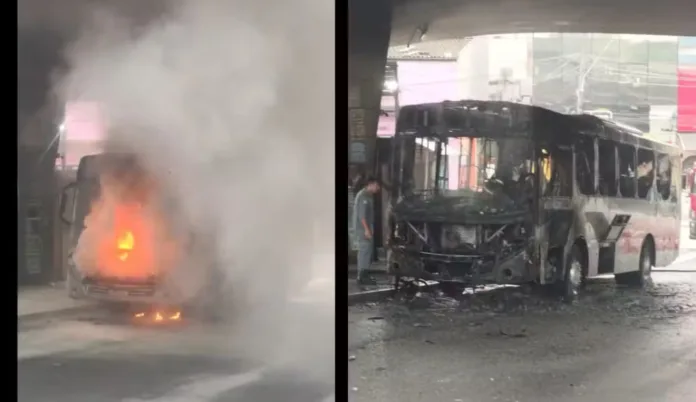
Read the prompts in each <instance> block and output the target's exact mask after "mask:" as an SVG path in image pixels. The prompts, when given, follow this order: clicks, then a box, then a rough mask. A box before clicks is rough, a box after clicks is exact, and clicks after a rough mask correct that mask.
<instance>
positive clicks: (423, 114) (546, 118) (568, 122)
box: [396, 100, 681, 154]
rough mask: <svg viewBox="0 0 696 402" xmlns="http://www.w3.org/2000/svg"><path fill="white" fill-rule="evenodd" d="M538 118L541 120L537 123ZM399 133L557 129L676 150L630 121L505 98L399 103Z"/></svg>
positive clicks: (554, 134) (547, 134)
mask: <svg viewBox="0 0 696 402" xmlns="http://www.w3.org/2000/svg"><path fill="white" fill-rule="evenodd" d="M540 123H541V124H540ZM396 131H397V135H398V134H406V135H415V136H422V137H457V136H473V137H477V136H478V137H482V136H488V135H491V136H512V137H514V136H521V137H524V136H529V135H530V132H532V133H534V135H535V136H536V137H537V138H539V137H541V138H546V139H557V138H558V135H559V133H561V132H571V133H576V134H581V135H586V136H590V137H598V138H605V139H608V140H612V141H616V142H621V143H625V144H630V145H635V146H638V147H641V148H648V149H655V150H657V151H659V152H662V153H667V154H679V153H681V149H680V148H679V147H676V146H674V145H672V144H667V143H664V142H661V141H656V140H654V139H650V138H647V137H644V136H643V133H642V132H641V131H640V130H638V129H636V128H633V127H630V126H627V125H625V124H621V123H617V122H614V121H609V120H605V119H602V118H600V117H597V116H592V115H589V114H581V115H569V114H563V113H559V112H555V111H553V110H550V109H547V108H544V107H541V106H534V105H527V104H521V103H514V102H504V101H476V100H460V101H443V102H437V103H424V104H420V105H408V106H403V107H401V108H400V110H399V117H398V120H397V124H396Z"/></svg>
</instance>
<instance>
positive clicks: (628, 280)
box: [614, 240, 655, 289]
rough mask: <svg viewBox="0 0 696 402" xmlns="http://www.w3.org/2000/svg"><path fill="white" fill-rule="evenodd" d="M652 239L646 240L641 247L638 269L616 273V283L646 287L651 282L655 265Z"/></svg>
mask: <svg viewBox="0 0 696 402" xmlns="http://www.w3.org/2000/svg"><path fill="white" fill-rule="evenodd" d="M654 255H655V253H654V252H653V245H652V241H650V240H645V241H644V242H643V247H641V249H640V258H639V259H638V271H633V272H627V273H624V274H616V275H614V279H615V280H616V283H617V284H619V285H624V286H629V287H632V288H640V289H642V288H644V287H646V286H648V285H649V284H650V282H651V275H652V267H653V266H654V265H655V261H654Z"/></svg>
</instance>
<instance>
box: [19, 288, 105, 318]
mask: <svg viewBox="0 0 696 402" xmlns="http://www.w3.org/2000/svg"><path fill="white" fill-rule="evenodd" d="M93 307H94V304H93V303H90V302H88V301H81V300H73V299H71V298H70V297H69V296H68V292H67V291H66V290H65V284H64V283H56V284H54V285H52V286H51V285H47V286H27V287H22V288H19V289H18V290H17V319H18V320H22V319H27V318H40V317H43V316H51V315H55V314H66V313H67V314H69V313H74V312H78V311H81V310H87V309H90V308H93Z"/></svg>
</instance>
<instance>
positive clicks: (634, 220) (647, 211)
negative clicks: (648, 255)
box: [609, 198, 670, 274]
mask: <svg viewBox="0 0 696 402" xmlns="http://www.w3.org/2000/svg"><path fill="white" fill-rule="evenodd" d="M609 204H610V210H611V215H612V217H611V218H612V219H613V217H614V216H616V215H617V214H625V215H630V216H631V219H630V220H629V222H628V225H627V226H626V228H625V229H624V231H623V233H622V234H621V237H620V238H619V240H618V241H617V242H616V254H615V255H614V273H615V274H621V273H625V272H632V271H637V270H638V269H639V260H640V250H641V247H642V246H643V241H644V240H645V239H646V237H647V236H648V235H652V236H653V238H654V239H655V250H656V254H659V252H660V249H661V247H662V246H661V245H662V244H663V243H664V239H665V237H666V236H668V235H669V232H670V231H669V229H667V230H665V229H666V228H667V226H666V225H665V226H662V224H661V219H660V217H659V216H658V214H657V203H655V202H650V201H647V200H641V199H630V198H611V199H610V202H609Z"/></svg>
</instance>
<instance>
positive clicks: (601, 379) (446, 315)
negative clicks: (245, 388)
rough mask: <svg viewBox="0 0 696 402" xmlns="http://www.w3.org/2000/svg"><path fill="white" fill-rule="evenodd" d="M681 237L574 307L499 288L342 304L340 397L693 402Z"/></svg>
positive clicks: (690, 247) (694, 366) (694, 335)
mask: <svg viewBox="0 0 696 402" xmlns="http://www.w3.org/2000/svg"><path fill="white" fill-rule="evenodd" d="M684 209H685V211H686V208H684ZM683 216H688V214H687V213H686V212H684V214H683ZM680 245H681V250H680V257H679V259H678V260H677V261H676V262H675V263H674V264H672V265H670V266H669V267H664V268H663V269H664V270H666V272H659V271H658V272H654V273H653V282H654V283H653V285H652V286H651V287H650V288H649V289H647V290H644V291H636V290H631V289H625V288H620V287H617V286H616V285H615V284H614V282H613V278H611V277H610V276H609V277H605V278H600V279H597V280H594V281H592V282H591V283H589V284H588V286H587V288H586V289H585V291H584V292H583V294H582V295H581V298H580V300H578V301H577V302H576V303H575V304H573V305H565V304H562V303H559V302H558V301H556V300H553V299H545V298H541V297H538V296H532V294H531V292H529V291H525V289H514V288H507V289H502V290H500V291H494V292H489V293H486V294H482V295H478V296H476V297H472V296H468V297H464V298H463V299H462V300H454V299H451V298H448V297H446V296H444V295H428V296H424V297H421V298H416V299H415V300H413V301H408V302H407V301H403V300H401V301H400V300H392V301H387V302H383V303H368V304H365V305H359V306H352V307H350V309H349V330H348V334H349V335H348V341H349V345H348V356H347V359H348V367H349V369H348V370H349V390H348V392H349V400H350V401H351V402H368V401H369V402H374V401H379V402H392V401H394V402H397V401H398V402H417V401H432V402H436V401H437V402H440V401H442V402H447V401H450V402H488V401H491V402H492V401H501V402H503V401H505V402H605V401H606V402H609V401H614V402H690V401H694V400H696V240H689V239H688V222H687V221H686V220H684V221H683V222H682V236H681V242H680Z"/></svg>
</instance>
